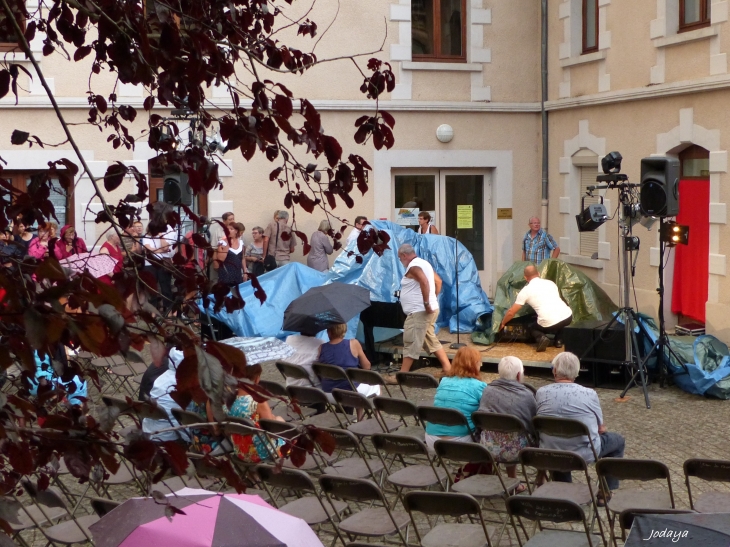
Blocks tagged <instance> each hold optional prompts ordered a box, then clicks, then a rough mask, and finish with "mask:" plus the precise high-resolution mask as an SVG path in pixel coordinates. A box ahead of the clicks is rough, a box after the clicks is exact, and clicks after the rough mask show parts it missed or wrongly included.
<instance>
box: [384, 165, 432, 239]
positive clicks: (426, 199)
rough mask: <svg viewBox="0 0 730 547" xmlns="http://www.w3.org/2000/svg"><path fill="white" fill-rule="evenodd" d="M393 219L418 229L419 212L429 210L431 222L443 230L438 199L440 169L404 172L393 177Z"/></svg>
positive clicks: (406, 226) (404, 225)
mask: <svg viewBox="0 0 730 547" xmlns="http://www.w3.org/2000/svg"><path fill="white" fill-rule="evenodd" d="M393 182H394V184H393V190H394V196H393V198H394V199H393V203H394V208H395V209H394V216H393V220H394V221H395V222H398V224H400V225H401V226H403V227H405V228H410V229H412V230H418V213H417V212H416V210H418V212H420V211H428V212H429V213H430V214H431V223H432V224H433V225H434V226H436V228H437V229H438V230H439V231H441V226H439V222H438V220H439V219H438V216H439V215H437V214H436V213H437V211H438V203H437V200H438V198H439V192H438V184H439V174H438V171H431V172H428V171H419V172H415V171H414V172H412V173H410V172H403V173H398V174H397V175H395V176H394V177H393Z"/></svg>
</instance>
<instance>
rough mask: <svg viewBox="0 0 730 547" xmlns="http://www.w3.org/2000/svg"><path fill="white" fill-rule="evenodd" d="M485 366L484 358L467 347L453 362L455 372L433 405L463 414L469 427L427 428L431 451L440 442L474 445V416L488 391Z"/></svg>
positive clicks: (449, 374) (443, 383) (442, 385)
mask: <svg viewBox="0 0 730 547" xmlns="http://www.w3.org/2000/svg"><path fill="white" fill-rule="evenodd" d="M481 366H482V360H481V356H480V354H479V352H478V351H477V350H475V349H474V348H469V347H464V348H460V349H459V351H457V352H456V356H455V357H454V360H453V361H452V362H451V370H450V371H449V372H447V373H446V375H445V376H444V377H443V378H442V379H441V383H439V387H438V388H437V389H436V396H435V397H434V401H433V404H434V406H438V407H443V408H455V409H456V410H459V411H461V413H462V414H464V416H466V420H467V422H468V423H469V427H467V426H446V425H439V424H432V423H428V424H426V445H428V447H429V448H431V449H433V445H434V443H435V442H436V441H437V440H439V439H448V440H451V441H461V442H471V441H472V437H471V433H470V431H469V429H470V428H471V430H472V431H473V430H474V423H473V422H472V421H471V415H472V413H473V412H475V411H476V410H478V409H479V400H480V399H481V397H482V393H483V392H484V388H485V387H487V384H486V383H485V382H482V381H481V380H480V378H481V376H480V374H479V371H480V369H481Z"/></svg>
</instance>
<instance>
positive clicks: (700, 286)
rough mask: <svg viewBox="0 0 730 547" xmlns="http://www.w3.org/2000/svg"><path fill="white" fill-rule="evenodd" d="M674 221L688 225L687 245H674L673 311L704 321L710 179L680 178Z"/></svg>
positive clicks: (707, 270) (708, 239) (708, 244)
mask: <svg viewBox="0 0 730 547" xmlns="http://www.w3.org/2000/svg"><path fill="white" fill-rule="evenodd" d="M677 223H678V224H682V225H685V226H689V245H677V246H676V247H674V253H675V254H674V286H673V288H672V312H673V313H675V314H681V315H684V316H686V317H691V318H692V319H695V320H696V321H700V322H702V323H704V322H705V303H706V302H707V280H708V276H709V268H708V262H709V253H710V181H709V180H681V181H679V214H678V215H677Z"/></svg>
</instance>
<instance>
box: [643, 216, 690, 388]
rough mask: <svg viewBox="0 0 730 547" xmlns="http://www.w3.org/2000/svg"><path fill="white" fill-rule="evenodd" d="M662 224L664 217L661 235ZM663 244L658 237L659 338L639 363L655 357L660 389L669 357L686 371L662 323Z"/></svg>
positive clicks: (662, 240)
mask: <svg viewBox="0 0 730 547" xmlns="http://www.w3.org/2000/svg"><path fill="white" fill-rule="evenodd" d="M663 224H664V217H662V218H661V219H659V226H660V228H659V233H660V234H661V233H662V230H661V225H663ZM665 246H666V245H665V242H664V238H663V237H662V236H661V235H660V236H659V288H658V289H657V290H656V292H657V293H658V294H659V338H657V341H656V343H655V344H654V347H652V348H651V351H649V353H648V354H647V356H646V357H645V358H644V361H643V362H642V363H641V365H642V366H643V365H645V364H646V362H647V361H648V360H649V358H650V357H652V356H653V355H654V356H656V364H657V370H658V371H659V385H660V386H661V387H664V382H665V381H666V379H667V377H668V376H669V372H668V369H667V364H668V363H669V361H670V359H671V357H674V359H675V361H677V362H678V363H680V364H682V366H683V367H685V369H686V365H685V364H684V361H683V360H682V359H680V358H679V357H678V356H677V354H676V353H675V352H674V350H673V349H672V347H671V346H670V345H669V337H668V336H667V329H666V324H665V321H664V248H665ZM664 350H666V351H667V352H668V353H669V356H665V354H664Z"/></svg>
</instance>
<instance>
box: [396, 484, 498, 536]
mask: <svg viewBox="0 0 730 547" xmlns="http://www.w3.org/2000/svg"><path fill="white" fill-rule="evenodd" d="M403 506H404V507H405V509H406V511H408V514H409V515H410V517H411V522H413V530H414V531H415V532H416V536H417V537H418V540H419V542H420V544H421V545H422V546H423V547H443V546H444V545H448V546H450V547H452V546H453V547H485V546H486V547H491V546H492V540H491V539H490V536H491V535H492V534H493V533H494V531H493V529H492V528H491V527H487V525H486V523H485V520H484V516H483V515H482V510H481V508H480V506H479V502H478V501H477V500H476V499H475V498H473V497H472V496H470V495H469V494H461V493H456V492H408V493H407V494H406V495H405V496H404V497H403ZM413 513H423V514H424V515H426V516H437V517H438V516H441V517H463V516H465V515H466V516H468V517H469V518H470V520H471V521H472V522H471V523H460V522H444V523H443V524H438V525H436V526H434V527H433V528H431V530H429V531H428V533H427V534H426V535H425V536H423V537H421V534H420V533H419V531H418V526H417V525H416V519H415V517H414V515H413ZM474 520H476V522H473V521H474ZM429 523H430V520H429Z"/></svg>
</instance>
